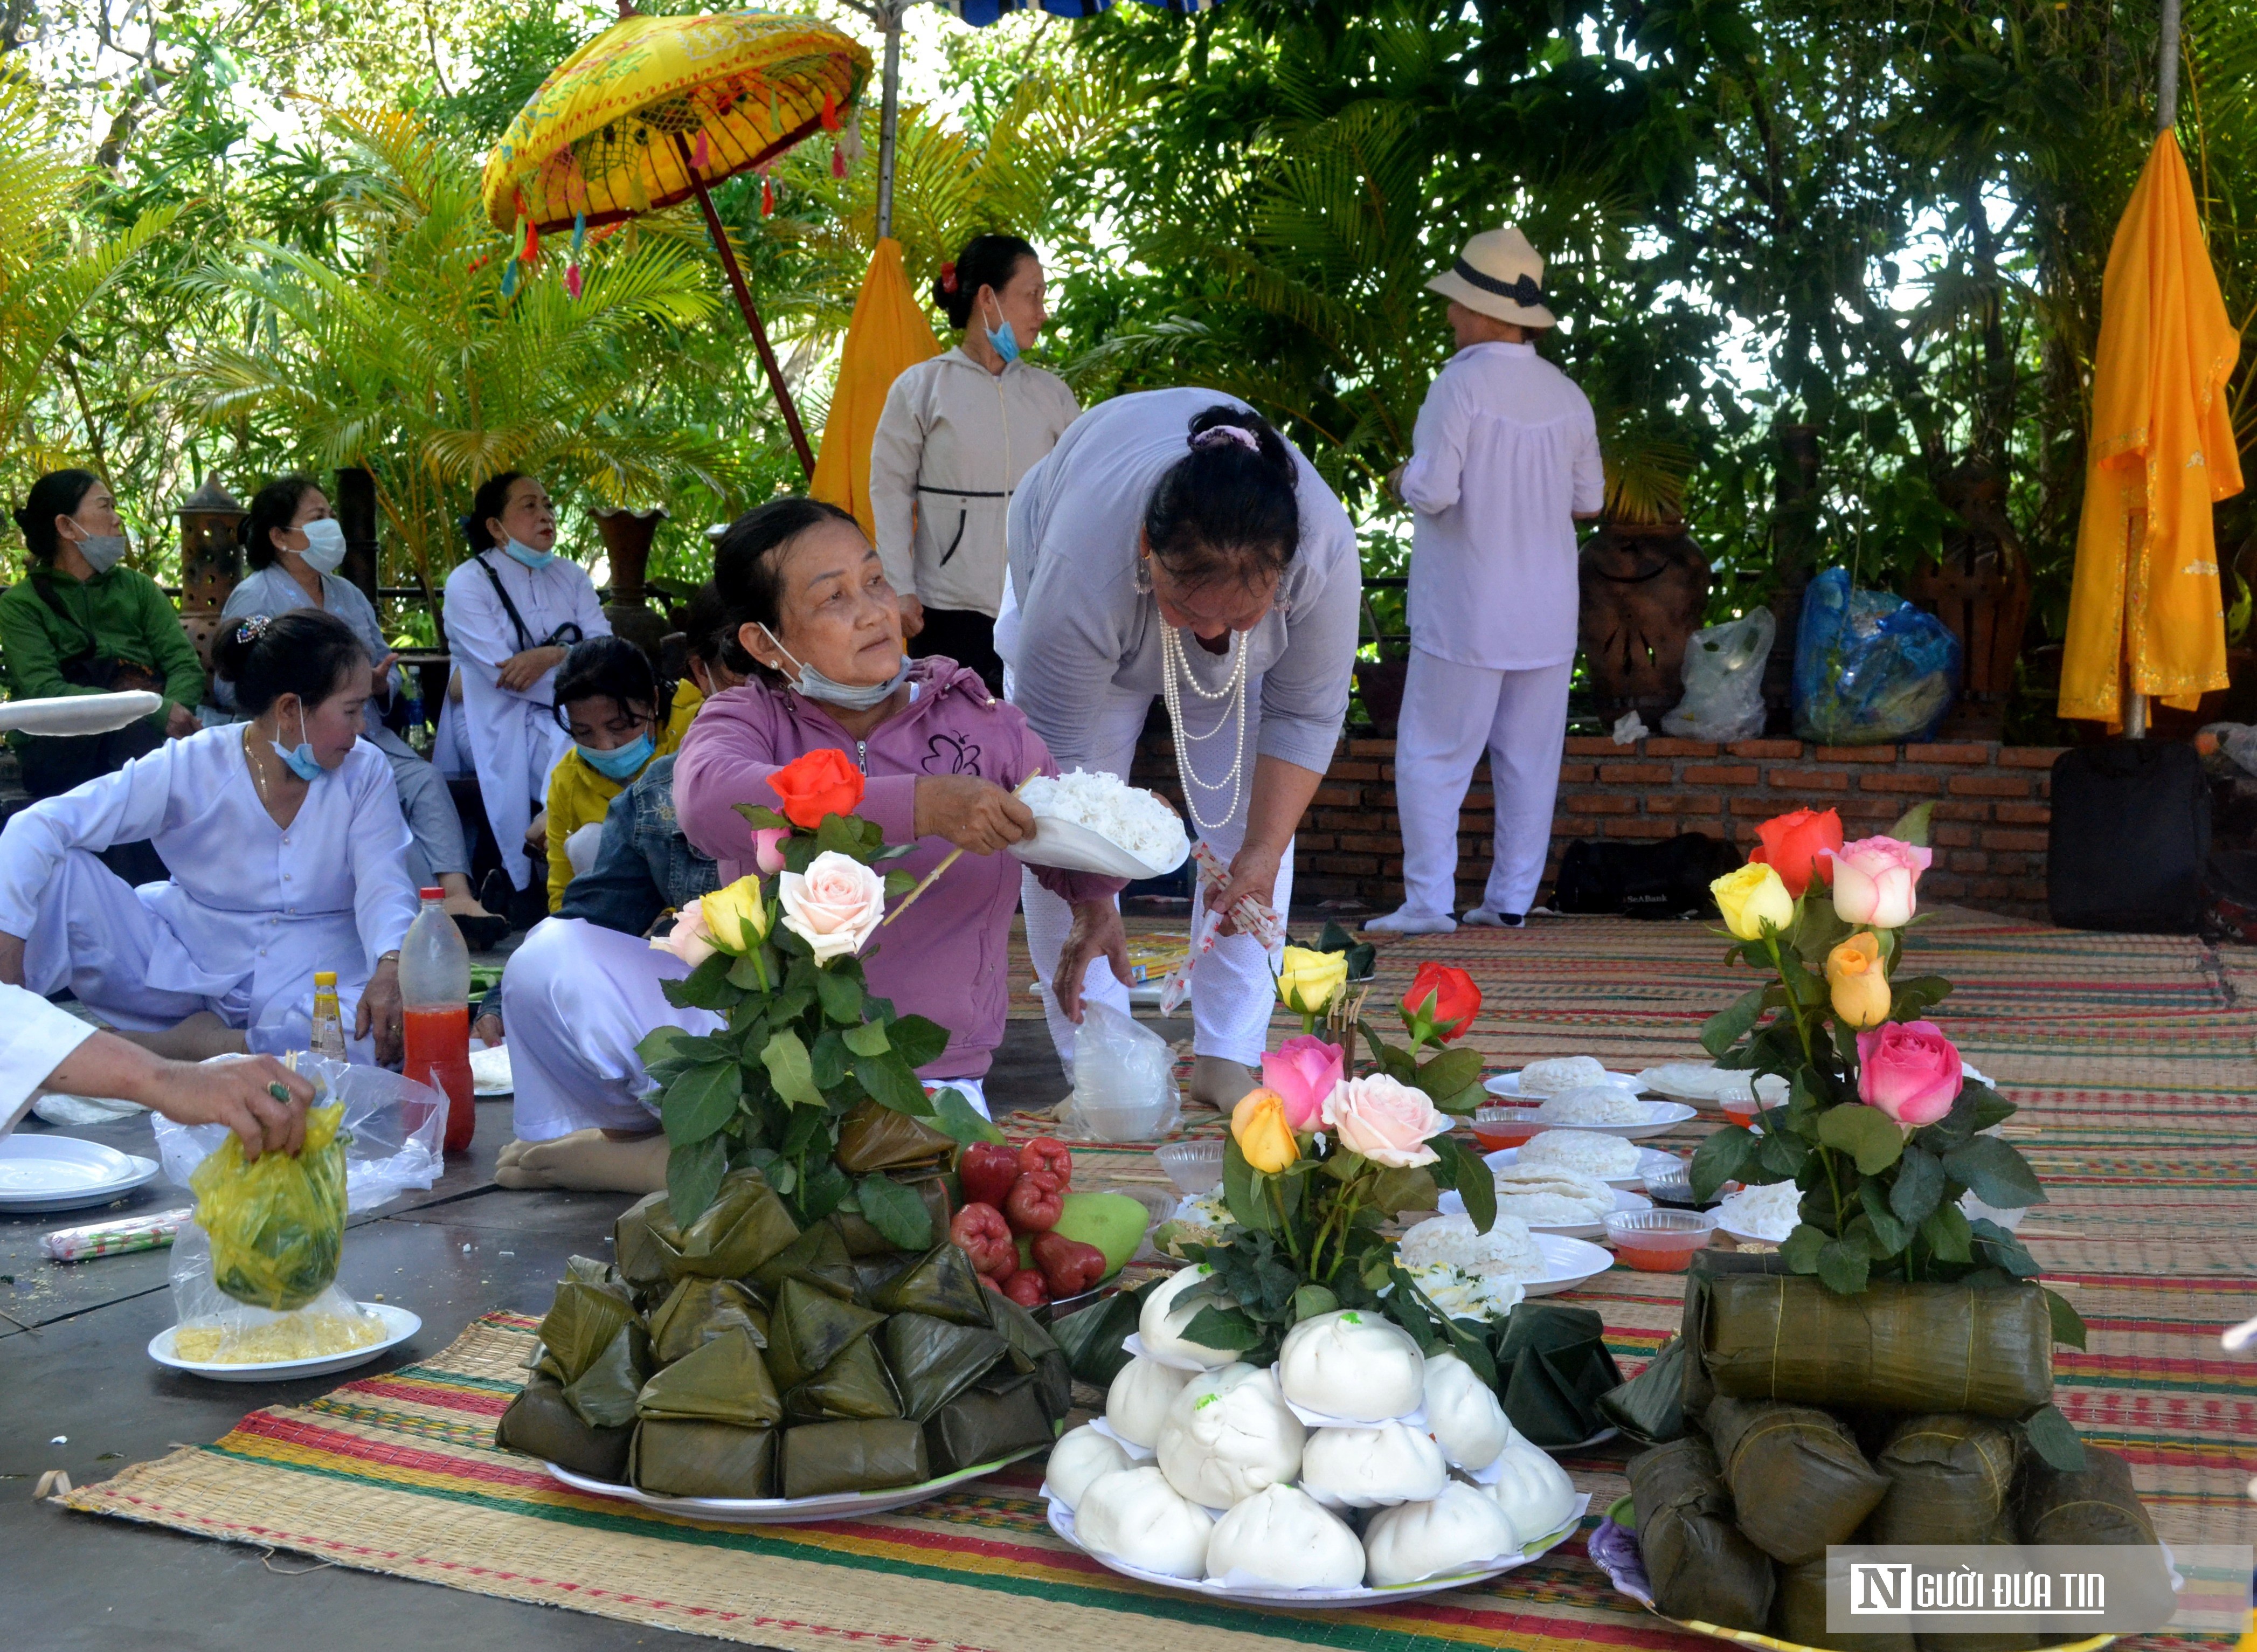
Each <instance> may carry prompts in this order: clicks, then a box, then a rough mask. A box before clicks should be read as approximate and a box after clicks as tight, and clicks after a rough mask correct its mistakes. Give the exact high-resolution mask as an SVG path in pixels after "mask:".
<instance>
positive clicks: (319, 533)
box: [298, 516, 345, 574]
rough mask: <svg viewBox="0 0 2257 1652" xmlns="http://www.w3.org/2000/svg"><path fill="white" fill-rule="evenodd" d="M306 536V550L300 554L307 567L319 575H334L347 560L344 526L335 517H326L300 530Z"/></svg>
mask: <svg viewBox="0 0 2257 1652" xmlns="http://www.w3.org/2000/svg"><path fill="white" fill-rule="evenodd" d="M298 531H299V532H300V533H301V534H303V535H305V536H306V549H303V550H301V551H300V552H299V553H298V554H299V555H300V556H301V557H304V558H305V562H306V566H308V568H311V569H312V570H313V571H315V573H317V574H333V573H335V572H336V571H337V568H338V565H339V564H342V563H343V561H344V559H345V529H344V524H343V523H342V522H340V521H337V520H336V518H335V517H334V516H324V517H322V519H321V520H319V521H311V522H308V523H307V524H306V525H305V526H304V527H302V528H300V529H299V530H298Z"/></svg>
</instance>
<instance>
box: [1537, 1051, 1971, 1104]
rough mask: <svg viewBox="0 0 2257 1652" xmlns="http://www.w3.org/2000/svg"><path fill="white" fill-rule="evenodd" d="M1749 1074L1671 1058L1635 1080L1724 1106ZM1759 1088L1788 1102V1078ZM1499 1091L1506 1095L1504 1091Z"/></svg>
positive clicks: (1762, 1081) (1767, 1080)
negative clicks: (1671, 1059)
mask: <svg viewBox="0 0 2257 1652" xmlns="http://www.w3.org/2000/svg"><path fill="white" fill-rule="evenodd" d="M1960 1070H1961V1071H1962V1072H1963V1073H1964V1074H1966V1076H1967V1077H1969V1078H1971V1079H1973V1080H1974V1081H1976V1082H1977V1083H1978V1084H1988V1083H1990V1082H1991V1080H1990V1078H1989V1077H1987V1076H1986V1075H1985V1074H1982V1073H1979V1072H1978V1071H1977V1070H1976V1069H1975V1068H1973V1067H1962V1068H1961V1069H1960ZM1610 1076H1612V1075H1610ZM1749 1076H1750V1075H1749V1074H1745V1073H1739V1072H1727V1071H1725V1070H1723V1068H1720V1067H1717V1066H1716V1064H1715V1063H1714V1062H1711V1061H1669V1062H1665V1063H1664V1064H1663V1065H1661V1066H1659V1067H1648V1068H1646V1069H1645V1071H1644V1072H1643V1073H1640V1074H1638V1075H1637V1077H1636V1078H1635V1079H1634V1080H1633V1082H1635V1083H1636V1084H1637V1085H1638V1088H1640V1089H1642V1090H1645V1091H1648V1092H1650V1093H1651V1094H1652V1095H1666V1096H1667V1097H1668V1098H1669V1099H1670V1100H1671V1101H1673V1102H1692V1103H1695V1104H1697V1105H1699V1106H1702V1107H1722V1106H1723V1104H1724V1103H1725V1101H1726V1099H1727V1098H1735V1099H1736V1098H1738V1097H1743V1096H1745V1095H1747V1094H1748V1087H1747V1080H1748V1078H1749ZM1756 1088H1757V1091H1758V1094H1760V1095H1762V1097H1763V1099H1764V1103H1765V1105H1766V1106H1768V1107H1779V1106H1781V1105H1783V1104H1785V1103H1786V1088H1787V1086H1786V1080H1785V1079H1783V1078H1781V1077H1779V1074H1776V1073H1766V1074H1763V1075H1762V1077H1760V1078H1759V1079H1758V1080H1757V1081H1756ZM1498 1093H1499V1094H1500V1095H1502V1094H1503V1091H1500V1092H1498Z"/></svg>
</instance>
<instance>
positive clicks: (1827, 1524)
mask: <svg viewBox="0 0 2257 1652" xmlns="http://www.w3.org/2000/svg"><path fill="white" fill-rule="evenodd" d="M1705 1422H1706V1423H1707V1427H1708V1429H1709V1440H1710V1441H1711V1442H1712V1443H1714V1445H1715V1446H1716V1461H1717V1463H1718V1464H1719V1465H1720V1466H1721V1468H1722V1470H1723V1477H1724V1484H1725V1485H1726V1486H1727V1487H1728V1488H1729V1489H1730V1492H1731V1494H1732V1504H1733V1507H1734V1508H1735V1509H1736V1510H1737V1513H1738V1517H1739V1526H1740V1530H1741V1531H1742V1533H1744V1535H1746V1537H1747V1539H1748V1541H1749V1542H1752V1543H1753V1544H1755V1546H1756V1547H1757V1548H1758V1549H1762V1550H1763V1551H1764V1553H1765V1554H1767V1555H1769V1556H1771V1557H1772V1559H1773V1560H1776V1561H1779V1562H1780V1563H1782V1564H1785V1565H1789V1566H1798V1565H1801V1564H1803V1563H1807V1562H1809V1561H1813V1560H1820V1561H1822V1560H1824V1559H1825V1558H1826V1549H1827V1547H1828V1545H1829V1544H1832V1543H1846V1542H1849V1541H1850V1536H1851V1535H1852V1534H1854V1533H1855V1532H1856V1531H1857V1528H1858V1527H1859V1526H1861V1525H1863V1524H1864V1519H1865V1516H1866V1515H1867V1514H1870V1513H1871V1512H1872V1508H1873V1506H1874V1505H1875V1504H1876V1503H1878V1502H1879V1501H1880V1500H1881V1496H1882V1494H1883V1493H1884V1492H1886V1491H1887V1490H1888V1487H1889V1483H1888V1481H1887V1480H1886V1479H1884V1478H1882V1477H1881V1476H1880V1475H1878V1474H1876V1473H1875V1472H1874V1471H1873V1469H1872V1466H1871V1464H1868V1463H1867V1462H1866V1461H1865V1454H1864V1452H1862V1451H1860V1450H1858V1449H1857V1441H1856V1439H1855V1438H1853V1437H1852V1436H1851V1435H1850V1430H1849V1429H1846V1428H1844V1427H1843V1425H1842V1424H1841V1423H1840V1422H1837V1421H1836V1419H1835V1418H1833V1417H1832V1416H1830V1415H1829V1414H1827V1413H1825V1412H1823V1411H1821V1410H1818V1409H1817V1408H1816V1407H1812V1406H1786V1405H1773V1404H1769V1403H1765V1402H1761V1401H1756V1400H1731V1399H1724V1398H1719V1399H1717V1400H1715V1401H1713V1402H1712V1403H1711V1404H1710V1405H1709V1414H1708V1416H1707V1418H1706V1419H1705Z"/></svg>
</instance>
